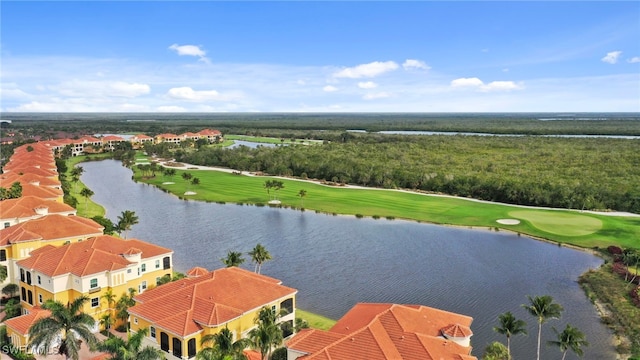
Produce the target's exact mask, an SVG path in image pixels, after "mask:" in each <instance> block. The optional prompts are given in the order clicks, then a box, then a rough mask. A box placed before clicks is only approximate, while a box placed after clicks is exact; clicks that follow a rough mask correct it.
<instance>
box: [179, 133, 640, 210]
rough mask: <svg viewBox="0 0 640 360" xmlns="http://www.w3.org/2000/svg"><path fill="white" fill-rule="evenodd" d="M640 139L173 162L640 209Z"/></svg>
mask: <svg viewBox="0 0 640 360" xmlns="http://www.w3.org/2000/svg"><path fill="white" fill-rule="evenodd" d="M639 149H640V147H639V146H638V141H637V140H621V139H602V138H598V139H590V138H579V139H574V138H550V137H532V136H530V137H490V136H489V137H487V136H434V135H431V136H391V135H367V134H351V133H349V134H348V136H346V137H345V138H343V139H342V142H331V143H325V144H323V145H317V146H301V145H295V146H278V147H275V148H268V147H258V148H257V149H250V148H248V147H243V146H241V147H237V148H234V149H225V148H203V149H200V150H198V151H178V152H177V153H176V160H177V161H181V162H186V163H191V164H197V165H208V166H224V167H229V168H233V169H237V170H242V171H254V172H257V171H259V172H264V173H267V174H271V175H282V176H294V177H301V178H307V177H308V178H312V179H320V180H325V181H329V182H335V183H349V184H357V185H363V186H372V187H383V188H406V189H416V190H422V191H427V192H435V193H443V194H450V195H457V196H463V197H473V198H477V199H482V200H490V201H498V202H505V203H510V204H520V205H534V206H546V207H560V208H571V209H593V210H606V209H611V210H618V211H630V212H636V213H638V212H640V186H638V184H640V151H639Z"/></svg>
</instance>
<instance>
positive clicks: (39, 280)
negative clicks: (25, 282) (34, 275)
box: [38, 275, 42, 285]
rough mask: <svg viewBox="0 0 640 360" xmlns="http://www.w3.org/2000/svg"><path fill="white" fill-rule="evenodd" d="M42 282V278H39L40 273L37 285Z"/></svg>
mask: <svg viewBox="0 0 640 360" xmlns="http://www.w3.org/2000/svg"><path fill="white" fill-rule="evenodd" d="M41 284H42V278H40V275H38V285H41Z"/></svg>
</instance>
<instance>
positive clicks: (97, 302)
mask: <svg viewBox="0 0 640 360" xmlns="http://www.w3.org/2000/svg"><path fill="white" fill-rule="evenodd" d="M98 306H100V298H97V297H94V298H91V307H92V308H94V307H98Z"/></svg>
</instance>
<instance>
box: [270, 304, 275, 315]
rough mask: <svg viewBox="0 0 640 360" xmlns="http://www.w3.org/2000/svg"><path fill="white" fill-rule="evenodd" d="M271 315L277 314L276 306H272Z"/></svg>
mask: <svg viewBox="0 0 640 360" xmlns="http://www.w3.org/2000/svg"><path fill="white" fill-rule="evenodd" d="M271 313H272V314H275V313H276V306H275V305H271Z"/></svg>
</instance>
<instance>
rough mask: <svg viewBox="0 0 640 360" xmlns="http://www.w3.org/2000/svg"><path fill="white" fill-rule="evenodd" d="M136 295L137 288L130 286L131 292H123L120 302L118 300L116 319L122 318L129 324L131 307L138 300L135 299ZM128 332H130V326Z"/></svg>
mask: <svg viewBox="0 0 640 360" xmlns="http://www.w3.org/2000/svg"><path fill="white" fill-rule="evenodd" d="M135 295H136V289H134V288H129V292H128V293H124V294H122V296H121V297H120V299H119V300H118V302H116V319H118V320H121V321H122V322H123V323H124V324H125V325H127V320H129V308H130V307H132V306H133V305H135V304H136V301H135V300H134V299H133V298H134V296H135ZM127 332H129V327H128V326H127Z"/></svg>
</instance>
